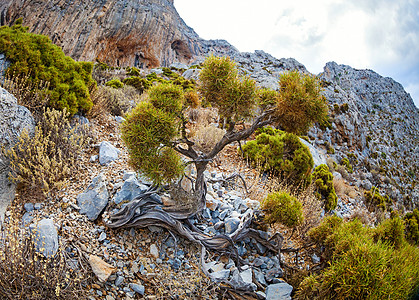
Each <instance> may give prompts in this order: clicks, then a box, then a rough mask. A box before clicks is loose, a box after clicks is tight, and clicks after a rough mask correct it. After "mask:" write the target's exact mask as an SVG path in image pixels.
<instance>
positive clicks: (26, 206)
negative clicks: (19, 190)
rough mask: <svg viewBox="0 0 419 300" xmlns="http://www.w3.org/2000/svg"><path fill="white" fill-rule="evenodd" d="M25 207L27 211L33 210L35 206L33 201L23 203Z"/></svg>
mask: <svg viewBox="0 0 419 300" xmlns="http://www.w3.org/2000/svg"><path fill="white" fill-rule="evenodd" d="M23 207H24V208H25V210H26V211H27V212H31V211H33V209H34V207H33V203H25V204H24V205H23Z"/></svg>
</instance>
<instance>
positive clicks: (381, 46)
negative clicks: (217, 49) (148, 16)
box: [175, 0, 419, 106]
mask: <svg viewBox="0 0 419 300" xmlns="http://www.w3.org/2000/svg"><path fill="white" fill-rule="evenodd" d="M175 6H176V8H177V9H178V12H179V14H180V15H181V17H182V18H183V19H184V20H185V22H186V23H187V24H188V25H189V26H191V27H192V28H194V29H195V30H196V32H197V33H198V34H199V35H200V36H201V37H203V38H205V39H217V38H219V39H225V40H227V41H228V42H230V43H231V44H232V45H234V46H235V47H237V48H238V49H239V50H240V51H253V50H256V49H261V50H264V51H266V52H268V53H270V54H272V55H274V56H275V57H278V58H281V57H293V58H295V59H297V60H298V61H300V62H301V63H303V64H304V65H305V66H306V67H307V69H308V70H309V71H310V72H313V73H319V72H321V71H322V70H323V66H324V65H325V64H326V62H328V61H332V60H333V61H336V62H337V63H340V64H347V65H350V66H352V67H354V68H357V69H363V68H368V69H373V70H375V71H376V72H378V73H380V74H381V75H383V76H389V77H392V78H394V79H395V80H396V81H399V82H400V83H402V84H403V85H404V87H405V88H406V90H407V91H408V92H409V93H410V94H411V95H412V98H413V99H414V100H415V102H416V106H419V91H418V89H417V86H418V85H419V71H417V70H419V2H418V1H412V0H402V1H393V0H353V1H342V0H341V1H336V0H317V1H312V0H294V1H288V0H287V1H284V0H276V1H275V0H259V1H257V2H255V1H250V0H241V1H238V0H230V1H225V0H224V1H221V0H213V1H205V2H204V1H202V2H201V1H196V0H195V1H192V0H175Z"/></svg>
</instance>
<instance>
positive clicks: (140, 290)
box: [129, 283, 145, 295]
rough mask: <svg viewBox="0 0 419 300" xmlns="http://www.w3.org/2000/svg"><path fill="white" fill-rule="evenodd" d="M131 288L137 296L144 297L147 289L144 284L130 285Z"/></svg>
mask: <svg viewBox="0 0 419 300" xmlns="http://www.w3.org/2000/svg"><path fill="white" fill-rule="evenodd" d="M129 287H130V289H132V290H133V291H134V292H136V293H137V294H140V295H144V292H145V288H144V286H143V285H142V284H137V283H130V284H129Z"/></svg>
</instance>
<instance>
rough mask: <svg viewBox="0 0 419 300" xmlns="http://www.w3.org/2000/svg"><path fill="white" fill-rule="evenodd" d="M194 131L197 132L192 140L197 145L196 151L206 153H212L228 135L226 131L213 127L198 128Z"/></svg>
mask: <svg viewBox="0 0 419 300" xmlns="http://www.w3.org/2000/svg"><path fill="white" fill-rule="evenodd" d="M194 129H195V130H196V131H195V132H194V133H193V136H192V138H191V140H192V141H193V142H194V143H195V146H196V149H197V150H199V151H202V152H204V153H208V152H209V151H211V150H212V149H213V148H214V146H215V145H216V144H217V143H218V142H219V141H220V140H221V138H222V137H223V136H224V134H225V133H226V131H225V130H224V129H220V128H217V127H215V126H212V125H209V126H206V127H203V126H197V127H195V128H194ZM191 133H192V132H191Z"/></svg>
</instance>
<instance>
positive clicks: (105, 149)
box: [99, 141, 121, 165]
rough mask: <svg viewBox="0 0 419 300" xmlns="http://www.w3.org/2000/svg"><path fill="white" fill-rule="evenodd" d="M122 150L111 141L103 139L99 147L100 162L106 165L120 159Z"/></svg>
mask: <svg viewBox="0 0 419 300" xmlns="http://www.w3.org/2000/svg"><path fill="white" fill-rule="evenodd" d="M120 152H121V151H120V150H119V149H117V148H115V147H114V146H113V145H112V144H111V143H109V142H106V141H103V142H102V143H100V147H99V163H100V164H101V165H106V164H108V163H110V162H112V161H114V160H117V159H118V156H119V153H120Z"/></svg>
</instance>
